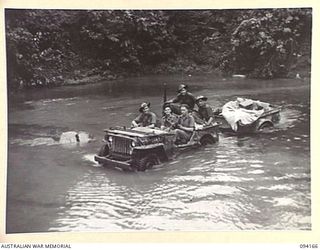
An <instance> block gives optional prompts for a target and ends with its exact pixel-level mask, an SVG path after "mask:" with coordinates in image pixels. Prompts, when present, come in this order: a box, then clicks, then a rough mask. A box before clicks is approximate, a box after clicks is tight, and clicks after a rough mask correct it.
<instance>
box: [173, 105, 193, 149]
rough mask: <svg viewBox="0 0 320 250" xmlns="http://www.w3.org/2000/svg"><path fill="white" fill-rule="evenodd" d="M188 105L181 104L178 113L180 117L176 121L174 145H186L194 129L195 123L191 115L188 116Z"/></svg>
mask: <svg viewBox="0 0 320 250" xmlns="http://www.w3.org/2000/svg"><path fill="white" fill-rule="evenodd" d="M188 107H189V106H188V105H186V104H182V105H181V108H180V111H181V115H180V116H179V118H178V121H177V125H176V127H177V129H175V133H176V135H175V143H176V144H185V143H187V142H188V141H189V140H190V138H191V136H192V133H193V131H194V129H195V122H194V118H193V116H192V115H190V114H189V110H188Z"/></svg>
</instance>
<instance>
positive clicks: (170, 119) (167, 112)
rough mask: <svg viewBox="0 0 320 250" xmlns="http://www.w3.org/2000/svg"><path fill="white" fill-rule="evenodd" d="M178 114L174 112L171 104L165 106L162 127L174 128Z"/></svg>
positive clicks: (164, 128) (168, 129)
mask: <svg viewBox="0 0 320 250" xmlns="http://www.w3.org/2000/svg"><path fill="white" fill-rule="evenodd" d="M177 120H178V116H177V115H175V114H173V113H172V110H171V108H170V105H166V106H165V108H164V116H163V117H162V121H161V129H162V130H165V131H170V130H173V129H174V128H175V126H176V123H177Z"/></svg>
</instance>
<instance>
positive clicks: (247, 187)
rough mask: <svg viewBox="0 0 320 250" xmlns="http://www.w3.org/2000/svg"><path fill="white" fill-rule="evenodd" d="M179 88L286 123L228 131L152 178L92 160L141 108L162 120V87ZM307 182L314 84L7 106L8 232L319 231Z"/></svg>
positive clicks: (137, 84) (129, 86) (54, 93)
mask: <svg viewBox="0 0 320 250" xmlns="http://www.w3.org/2000/svg"><path fill="white" fill-rule="evenodd" d="M182 81H183V82H185V83H187V84H189V86H190V89H191V91H192V92H193V93H194V94H195V95H199V94H204V95H206V96H207V97H208V98H209V103H210V104H211V105H212V106H213V107H220V106H222V105H223V104H224V103H226V102H227V101H229V100H232V99H233V98H235V97H236V96H243V97H248V98H253V99H259V100H261V101H265V102H270V103H272V104H276V105H281V106H282V112H281V120H280V124H279V125H278V126H277V128H275V129H274V130H273V131H269V132H265V133H261V134H255V135H243V136H234V135H228V134H220V141H219V142H218V143H217V144H215V145H210V146H206V147H204V148H199V149H195V150H192V151H185V152H182V153H179V154H178V155H177V156H176V157H175V159H174V160H173V161H170V162H167V163H162V164H161V165H159V166H157V167H155V168H153V169H151V170H148V171H146V172H122V171H119V170H116V169H110V168H106V167H103V166H100V165H99V164H97V163H95V162H94V160H93V157H94V154H95V153H96V152H97V151H98V150H99V148H100V146H101V145H102V142H101V139H102V138H103V135H104V132H103V129H104V128H108V127H110V126H115V125H128V124H130V121H131V120H132V119H133V118H134V117H135V116H136V115H137V108H138V106H139V105H140V103H141V102H143V101H150V102H151V108H152V109H153V110H154V111H155V113H157V114H159V115H160V114H161V110H160V107H161V103H162V84H163V83H164V82H166V83H167V85H168V96H169V97H173V96H174V95H175V94H176V92H175V91H176V88H177V85H178V84H179V83H181V82H182ZM75 133H79V134H80V143H76V142H75V141H74V136H73V135H74V134H75ZM71 138H73V140H72V139H71ZM310 184H311V176H310V83H309V82H307V81H301V80H292V79H290V80H289V79H287V80H283V79H281V80H279V79H278V80H272V81H262V80H249V79H235V78H234V79H224V78H213V77H212V76H210V75H204V76H186V77H185V76H165V77H160V76H159V77H142V78H131V79H125V80H119V81H113V82H101V83H97V84H90V85H82V86H65V87H60V88H56V89H49V90H33V91H30V92H26V93H23V94H22V93H20V94H17V95H15V96H10V98H9V102H8V168H7V214H6V230H7V233H25V232H70V231H80V232H88V231H93V232H98V231H99V232H114V231H121V232H123V231H158V230H166V231H173V230H179V231H198V230H201V231H208V230H210V231H221V230H223V231H226V230H227V231H229V230H231V231H234V230H311V196H310V193H311V191H310Z"/></svg>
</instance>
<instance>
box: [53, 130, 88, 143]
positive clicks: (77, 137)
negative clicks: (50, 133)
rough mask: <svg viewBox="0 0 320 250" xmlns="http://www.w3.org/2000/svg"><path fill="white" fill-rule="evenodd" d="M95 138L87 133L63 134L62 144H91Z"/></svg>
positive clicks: (69, 132)
mask: <svg viewBox="0 0 320 250" xmlns="http://www.w3.org/2000/svg"><path fill="white" fill-rule="evenodd" d="M92 140H93V138H92V137H91V136H90V135H89V134H88V133H86V132H82V131H81V132H76V131H68V132H64V133H62V134H61V136H60V139H59V143H60V144H77V143H81V144H83V143H89V142H90V141H92Z"/></svg>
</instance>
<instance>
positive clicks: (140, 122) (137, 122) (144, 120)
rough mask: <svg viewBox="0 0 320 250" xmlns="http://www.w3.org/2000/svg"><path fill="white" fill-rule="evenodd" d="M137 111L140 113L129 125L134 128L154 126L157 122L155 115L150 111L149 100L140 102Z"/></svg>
mask: <svg viewBox="0 0 320 250" xmlns="http://www.w3.org/2000/svg"><path fill="white" fill-rule="evenodd" d="M139 112H140V113H141V114H140V115H138V116H137V118H135V119H134V120H133V121H132V123H131V126H132V127H133V128H136V127H148V128H154V127H155V125H156V122H157V116H156V115H155V114H154V113H153V112H151V111H150V102H148V103H146V102H143V103H141V105H140V108H139Z"/></svg>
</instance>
